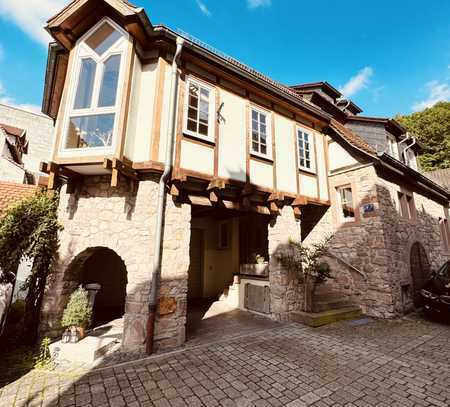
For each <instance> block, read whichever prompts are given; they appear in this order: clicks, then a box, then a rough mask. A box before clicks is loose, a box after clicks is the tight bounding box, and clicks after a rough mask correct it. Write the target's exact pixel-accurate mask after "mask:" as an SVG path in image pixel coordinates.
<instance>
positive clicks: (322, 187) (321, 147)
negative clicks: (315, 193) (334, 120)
mask: <svg viewBox="0 0 450 407" xmlns="http://www.w3.org/2000/svg"><path fill="white" fill-rule="evenodd" d="M314 140H315V148H316V157H317V163H316V171H317V176H318V177H319V198H320V199H322V200H324V201H326V200H328V199H329V196H328V180H327V177H328V174H327V164H326V162H327V157H326V154H325V139H324V136H323V135H322V134H320V133H315V139H314Z"/></svg>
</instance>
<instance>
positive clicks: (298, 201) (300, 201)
mask: <svg viewBox="0 0 450 407" xmlns="http://www.w3.org/2000/svg"><path fill="white" fill-rule="evenodd" d="M307 204H308V198H307V197H306V196H303V195H298V196H297V197H296V198H295V199H294V201H293V202H292V203H291V206H302V205H307Z"/></svg>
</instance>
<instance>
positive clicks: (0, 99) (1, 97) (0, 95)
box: [0, 82, 42, 114]
mask: <svg viewBox="0 0 450 407" xmlns="http://www.w3.org/2000/svg"><path fill="white" fill-rule="evenodd" d="M0 104H2V105H8V106H12V107H17V108H18V109H22V110H27V111H29V112H33V113H40V114H42V113H41V106H38V105H33V104H30V103H17V102H16V100H15V99H14V98H13V97H11V96H9V95H8V94H7V92H6V89H5V87H4V86H3V83H1V82H0Z"/></svg>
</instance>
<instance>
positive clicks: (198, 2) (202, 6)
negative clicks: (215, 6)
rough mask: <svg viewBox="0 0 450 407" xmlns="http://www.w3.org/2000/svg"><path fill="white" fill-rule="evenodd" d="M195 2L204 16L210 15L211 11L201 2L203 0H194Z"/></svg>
mask: <svg viewBox="0 0 450 407" xmlns="http://www.w3.org/2000/svg"><path fill="white" fill-rule="evenodd" d="M195 1H196V3H197V6H198V8H199V9H200V11H201V12H202V13H203V14H204V15H205V16H208V17H209V16H210V15H211V12H210V11H209V9H208V7H206V4H205V3H203V1H201V0H195Z"/></svg>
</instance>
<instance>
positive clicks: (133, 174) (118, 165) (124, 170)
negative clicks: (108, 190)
mask: <svg viewBox="0 0 450 407" xmlns="http://www.w3.org/2000/svg"><path fill="white" fill-rule="evenodd" d="M103 168H104V169H105V170H109V171H111V187H112V188H117V186H118V185H119V174H120V175H123V176H124V177H125V178H127V179H129V180H130V181H133V188H134V181H139V175H138V173H137V171H136V170H134V169H133V168H132V167H131V166H129V165H127V164H125V163H124V162H122V161H120V160H119V159H117V158H113V159H111V158H105V159H104V160H103Z"/></svg>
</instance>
